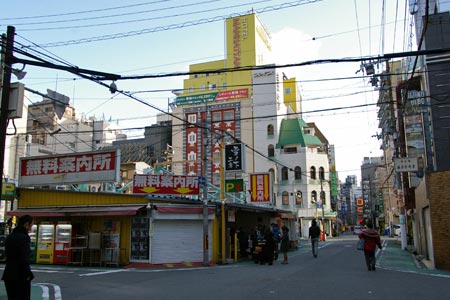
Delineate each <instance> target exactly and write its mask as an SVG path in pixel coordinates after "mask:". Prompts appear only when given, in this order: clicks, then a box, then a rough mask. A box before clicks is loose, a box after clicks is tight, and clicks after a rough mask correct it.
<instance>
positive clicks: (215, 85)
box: [209, 83, 217, 90]
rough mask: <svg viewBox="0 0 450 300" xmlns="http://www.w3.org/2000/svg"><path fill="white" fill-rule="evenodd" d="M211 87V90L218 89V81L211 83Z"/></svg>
mask: <svg viewBox="0 0 450 300" xmlns="http://www.w3.org/2000/svg"><path fill="white" fill-rule="evenodd" d="M209 89H210V90H212V89H217V84H216V83H211V84H210V85H209Z"/></svg>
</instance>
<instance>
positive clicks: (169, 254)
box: [151, 220, 212, 264]
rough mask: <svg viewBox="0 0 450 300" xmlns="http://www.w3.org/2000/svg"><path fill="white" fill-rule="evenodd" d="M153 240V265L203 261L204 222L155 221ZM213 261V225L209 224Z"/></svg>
mask: <svg viewBox="0 0 450 300" xmlns="http://www.w3.org/2000/svg"><path fill="white" fill-rule="evenodd" d="M153 226H154V227H153V232H154V234H153V238H152V240H151V263H152V264H161V263H177V262H199V261H203V221H201V220H155V221H154V223H153ZM208 227H209V233H208V236H209V245H210V246H209V258H210V259H211V240H212V238H211V223H210V224H209V226H208Z"/></svg>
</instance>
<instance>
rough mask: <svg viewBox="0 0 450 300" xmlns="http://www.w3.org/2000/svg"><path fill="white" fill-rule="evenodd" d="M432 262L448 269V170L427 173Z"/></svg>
mask: <svg viewBox="0 0 450 300" xmlns="http://www.w3.org/2000/svg"><path fill="white" fill-rule="evenodd" d="M426 180H427V187H426V189H427V191H428V199H429V203H430V213H431V231H432V235H433V251H434V262H435V266H436V268H438V269H450V247H449V245H450V230H449V229H448V227H449V224H450V196H449V195H450V186H449V185H448V182H449V181H450V171H441V172H431V173H427V176H426Z"/></svg>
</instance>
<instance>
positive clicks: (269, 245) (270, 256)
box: [259, 228, 276, 266]
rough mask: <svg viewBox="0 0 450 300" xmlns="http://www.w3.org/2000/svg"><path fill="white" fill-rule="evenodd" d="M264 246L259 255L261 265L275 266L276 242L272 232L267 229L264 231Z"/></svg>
mask: <svg viewBox="0 0 450 300" xmlns="http://www.w3.org/2000/svg"><path fill="white" fill-rule="evenodd" d="M264 241H265V243H264V245H263V246H262V252H261V253H260V255H259V263H260V264H261V265H263V264H265V263H268V264H269V266H271V265H272V264H273V260H274V258H275V244H276V243H275V240H274V238H273V234H272V231H271V230H270V228H267V229H266V231H264Z"/></svg>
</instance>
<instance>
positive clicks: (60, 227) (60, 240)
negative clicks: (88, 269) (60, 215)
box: [53, 224, 72, 264]
mask: <svg viewBox="0 0 450 300" xmlns="http://www.w3.org/2000/svg"><path fill="white" fill-rule="evenodd" d="M71 240H72V225H71V224H57V225H56V227H55V252H54V255H53V263H54V264H68V263H69V262H70V247H71Z"/></svg>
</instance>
